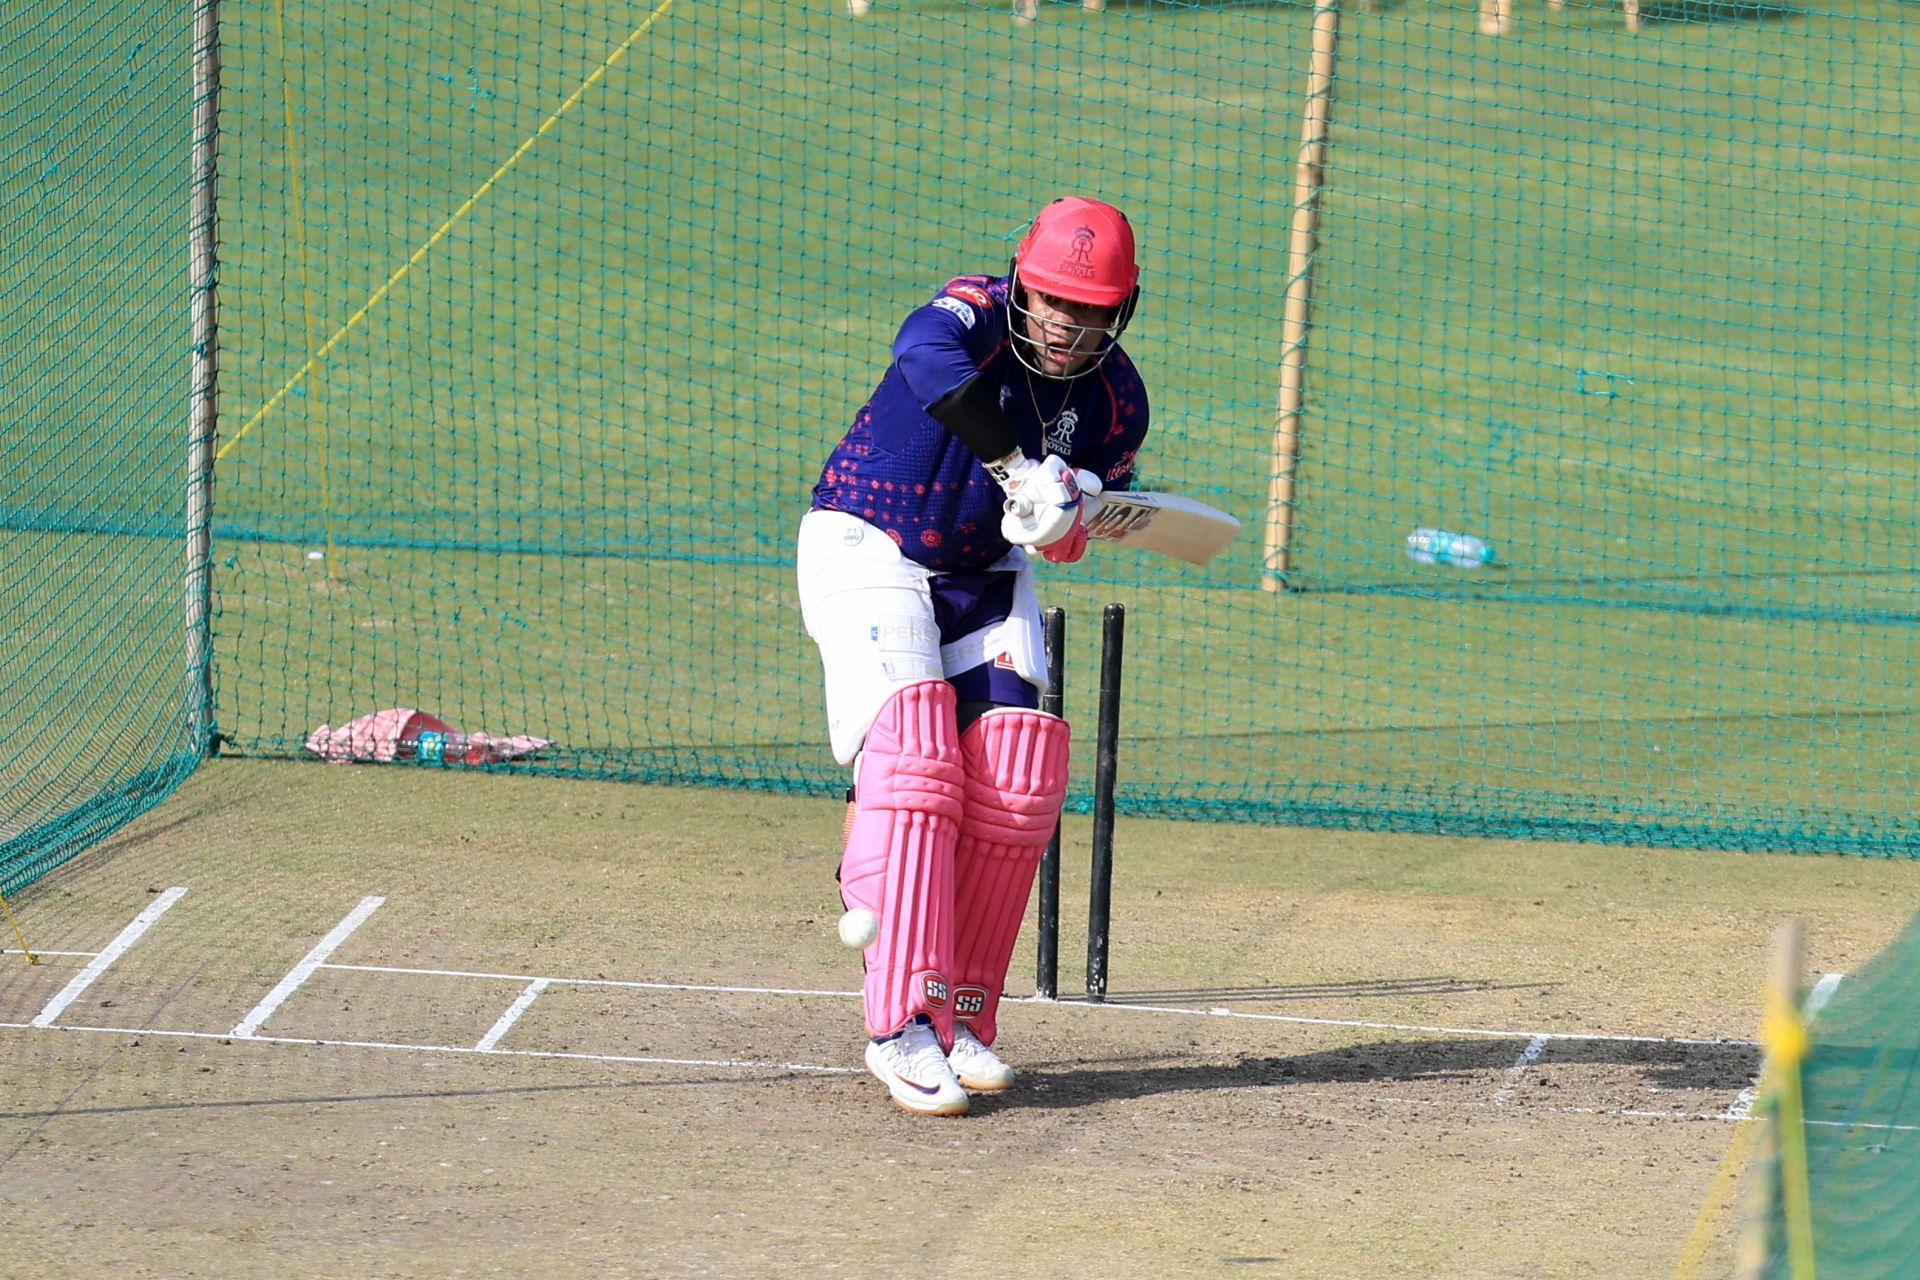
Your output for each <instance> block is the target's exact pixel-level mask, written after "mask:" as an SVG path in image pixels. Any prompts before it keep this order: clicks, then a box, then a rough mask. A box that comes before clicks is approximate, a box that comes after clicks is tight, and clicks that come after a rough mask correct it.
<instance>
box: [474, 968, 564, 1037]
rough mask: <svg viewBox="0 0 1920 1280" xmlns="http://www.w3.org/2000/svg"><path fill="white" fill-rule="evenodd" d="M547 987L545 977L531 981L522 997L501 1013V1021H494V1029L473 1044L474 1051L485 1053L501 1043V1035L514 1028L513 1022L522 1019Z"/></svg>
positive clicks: (521, 994)
mask: <svg viewBox="0 0 1920 1280" xmlns="http://www.w3.org/2000/svg"><path fill="white" fill-rule="evenodd" d="M546 989H547V979H545V978H535V979H534V980H533V981H532V982H529V983H528V984H527V989H526V990H525V991H522V992H521V993H520V998H519V999H518V1000H515V1001H514V1002H513V1003H512V1004H510V1005H508V1006H507V1011H506V1012H505V1013H503V1014H501V1015H500V1021H498V1022H496V1023H494V1024H493V1027H492V1029H490V1030H489V1031H488V1032H487V1034H485V1035H483V1036H481V1037H480V1043H479V1044H476V1045H475V1046H473V1048H474V1052H476V1053H485V1052H486V1051H487V1050H489V1049H491V1048H493V1046H495V1045H497V1044H499V1043H500V1037H501V1036H504V1035H505V1034H507V1032H508V1031H511V1030H512V1029H513V1024H514V1023H516V1022H518V1021H519V1020H520V1015H521V1014H523V1013H525V1012H526V1011H527V1009H528V1008H529V1007H530V1006H531V1005H532V1004H533V1002H534V1001H535V1000H536V999H538V998H539V996H540V993H541V992H542V991H545V990H546Z"/></svg>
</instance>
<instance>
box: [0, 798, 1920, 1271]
mask: <svg viewBox="0 0 1920 1280" xmlns="http://www.w3.org/2000/svg"><path fill="white" fill-rule="evenodd" d="M838 807H839V806H838V805H837V804H834V803H831V802H825V801H818V800H808V799H794V798H783V797H769V796H757V795H745V794H740V793H727V792H709V791H691V790H667V789H658V788H647V787H633V786H618V785H602V784H588V783H577V782H571V783H570V782H556V781H540V780H530V779H521V778H510V777H480V776H462V775H458V774H440V773H438V772H428V771H419V770H398V769H386V770H381V769H356V768H331V767H327V766H319V765H296V764H273V763H260V762H244V761H217V762H214V763H212V764H210V765H209V766H208V767H207V768H205V769H204V770H202V771H201V772H200V773H198V774H196V775H195V777H194V778H193V779H191V780H190V781H189V783H188V784H187V786H186V787H185V788H183V790H182V791H181V793H180V794H179V795H178V796H176V797H175V798H174V799H173V800H171V801H169V802H168V803H167V804H166V805H163V806H162V807H161V808H160V809H159V810H157V811H156V812H155V813H153V814H150V815H148V817H147V818H145V819H143V820H142V821H141V822H140V823H139V824H137V825H136V826H135V827H133V828H130V829H129V830H128V831H126V832H124V833H122V834H121V835H120V836H118V837H116V838H115V839H114V840H112V841H110V842H109V843H108V844H107V845H106V846H104V847H103V848H101V849H100V850H97V851H95V852H94V853H92V854H89V855H87V856H85V857H83V858H81V859H79V860H77V861H75V862H73V863H71V864H69V865H68V866H67V867H65V868H62V869H61V870H60V871H58V872H56V873H55V874H54V875H52V876H50V877H49V878H47V879H46V880H43V881H42V882H41V883H40V884H38V885H36V886H34V887H33V888H31V889H29V890H28V891H27V892H25V893H24V894H22V895H20V896H19V898H18V900H17V901H16V902H15V903H14V906H15V912H16V915H17V916H18V918H19V920H20V923H21V926H22V928H23V929H24V930H25V933H26V938H27V941H28V943H29V944H30V945H31V946H33V947H34V948H35V949H36V951H39V952H41V953H43V954H42V963H41V964H39V965H29V964H27V963H26V962H25V960H24V958H23V957H22V956H20V955H19V954H18V950H17V948H14V949H13V950H11V951H9V953H8V954H6V955H4V956H0V1098H3V1099H4V1102H0V1206H4V1209H5V1212H4V1216H3V1217H0V1273H4V1274H7V1275H20V1276H23V1277H24V1276H33V1277H42V1278H44V1277H62V1276H96V1275H100V1274H106V1273H110V1272H111V1273H117V1274H120V1275H124V1276H142V1277H144V1276H194V1277H214V1276H220V1277H225V1276H257V1275H268V1274H271V1275H274V1276H330V1277H337V1276H366V1277H387V1276H394V1277H399V1276H405V1277H415V1276H485V1275H510V1276H556V1277H566V1276H590V1275H591V1276H669V1275H695V1276H743V1277H760V1276H767V1277H785V1276H898V1277H909V1276H910V1277H919V1276H935V1275H951V1274H966V1275H974V1276H981V1277H997V1276H1008V1277H1056V1276H1057V1277H1089V1276H1095V1277H1136V1276H1137V1277H1210V1276H1229V1277H1233V1276H1248V1277H1257V1276H1275V1277H1278V1276H1286V1277H1321V1276H1325V1277H1350V1276H1446V1277H1500V1276H1515V1277H1519V1276H1526V1277H1559V1276H1595V1277H1609V1278H1611V1277H1621V1278H1625V1277H1642V1276H1666V1275H1669V1274H1671V1273H1672V1272H1673V1269H1674V1265H1675V1262H1676V1260H1677V1259H1678V1258H1679V1257H1680V1255H1681V1252H1682V1248H1683V1245H1684V1243H1685V1242H1686V1240H1687V1239H1688V1237H1689V1233H1690V1232H1692V1231H1693V1230H1694V1228H1695V1224H1696V1220H1697V1219H1698V1218H1699V1217H1700V1214H1701V1206H1702V1204H1703V1203H1704V1202H1705V1201H1706V1199H1707V1197H1708V1192H1709V1187H1710V1184H1712V1182H1713V1179H1714V1175H1715V1171H1716V1168H1717V1167H1718V1165H1719V1164H1720V1161H1721V1158H1722V1155H1723V1153H1724V1152H1725V1151H1726V1150H1727V1148H1728V1146H1729V1143H1730V1142H1731V1140H1732V1138H1733V1134H1734V1131H1735V1127H1736V1119H1737V1116H1738V1115H1739V1114H1740V1111H1741V1108H1743V1107H1744V1105H1745V1104H1744V1096H1743V1095H1744V1091H1745V1090H1747V1088H1748V1086H1749V1085H1750V1083H1751V1081H1752V1077H1753V1075H1754V1073H1755V1071H1756V1069H1757V1065H1758V1053H1757V1050H1756V1049H1755V1048H1754V1046H1753V1045H1752V1044H1751V1036H1752V1034H1753V1027H1754V1024H1755V1022H1756V1021H1757V1011H1758V998H1759V984H1760V980H1761V976H1762V974H1763V972H1764V967H1765V963H1766V956H1767V950H1768V944H1769V938H1770V935H1771V932H1772V929H1773V926H1774V925H1775V924H1777V922H1778V921H1779V920H1781V919H1784V918H1786V917H1789V916H1792V917H1795V918H1798V919H1800V920H1802V921H1803V922H1805V923H1806V925H1807V929H1808V938H1809V961H1810V967H1811V970H1813V971H1818V972H1843V971H1845V970H1847V969H1848V968H1851V967H1853V966H1856V965H1858V964H1860V963H1861V962H1863V961H1864V960H1865V959H1866V958H1867V957H1868V956H1869V955H1871V954H1872V953H1873V952H1874V951H1875V950H1877V949H1878V947H1879V946H1881V945H1882V944H1883V943H1884V942H1885V941H1886V940H1887V939H1888V938H1890V937H1891V936H1892V934H1893V933H1894V932H1895V931H1896V930H1897V929H1898V928H1899V927H1900V925H1901V924H1903V923H1904V922H1905V920H1906V919H1907V917H1908V916H1909V915H1910V914H1911V913H1912V911H1913V909H1914V905H1915V902H1916V899H1917V897H1920V867H1916V866H1915V865H1913V864H1908V863H1889V862H1870V861H1864V860H1857V859H1834V858H1793V857H1768V856H1757V855H1736V854H1696V853H1678V852H1671V851H1668V852H1651V851H1644V850H1627V849H1617V848H1603V847H1591V846H1566V845H1530V844H1517V843H1514V844H1509V843H1500V842H1487V841H1459V840H1444V839H1436V838H1410V837H1386V836H1378V835H1366V834H1357V833H1324V832H1296V831H1276V830H1272V829H1259V828H1242V827H1224V826H1186V825H1182V824H1176V823H1159V822H1144V821H1130V820H1126V819H1123V820H1122V823H1121V832H1120V838H1119V842H1118V849H1117V854H1116V872H1115V886H1114V943H1113V961H1112V973H1113V976H1112V989H1111V998H1110V999H1109V1000H1108V1001H1107V1002H1105V1003H1104V1004H1092V1003H1089V1002H1087V1001H1086V1000H1085V999H1084V998H1077V999H1076V998H1069V999H1065V1000H1062V1001H1058V1002H1045V1001H1039V1000H1035V999H1032V998H1031V995H1030V993H1031V992H1032V990H1033V971H1032V954H1033V953H1032V934H1031V931H1030V930H1029V932H1028V933H1026V934H1024V935H1023V936H1022V940H1021V944H1020V950H1019V952H1018V953H1017V956H1016V960H1015V965H1014V973H1013V978H1012V981H1011V983H1010V988H1011V991H1012V993H1013V994H1015V995H1017V996H1019V997H1021V998H1019V999H1015V1000H1012V1001H1010V1002H1009V1003H1008V1004H1007V1005H1005V1006H1003V1014H1002V1026H1003V1030H1002V1038H1001V1042H1000V1047H1001V1048H1002V1050H1003V1052H1004V1053H1005V1055H1006V1056H1007V1057H1008V1058H1009V1059H1010V1060H1011V1061H1012V1062H1014V1063H1015V1065H1016V1066H1017V1067H1019V1068H1020V1069H1021V1071H1022V1073H1023V1079H1022V1082H1021V1084H1020V1086H1019V1087H1018V1088H1016V1089H1015V1090H1014V1091H1012V1092H1011V1093H1008V1094H1005V1095H1000V1096H996V1097H982V1098H980V1099H978V1100H977V1105H976V1107H975V1109H974V1111H973V1113H972V1114H971V1115H969V1116H967V1117H965V1118H960V1119H951V1120H934V1119H926V1118H921V1117H914V1116H909V1115H906V1114H905V1113H902V1112H900V1111H898V1110H896V1109H895V1108H894V1107H892V1106H891V1104H890V1103H889V1102H888V1101H887V1100H886V1097H885V1093H884V1090H882V1089H881V1087H880V1086H879V1085H878V1084H877V1083H875V1082H874V1081H873V1080H871V1079H870V1078H869V1077H867V1076H866V1075H864V1074H863V1073H862V1072H861V1070H860V1066H859V1050H860V1047H861V1044H862V1040H861V1038H860V1032H859V1026H858V1024H859V1014H858V1003H857V1000H856V998H855V996H854V994H853V992H854V987H855V982H856V980H857V978H856V974H857V969H856V962H855V960H854V959H853V957H852V956H851V954H850V953H848V952H847V951H845V950H844V949H843V948H841V947H840V946H839V945H838V943H837V942H836V941H835V940H834V937H833V923H834V918H835V916H836V915H837V910H838V908H837V902H836V901H835V899H834V896H833V886H832V867H833V862H834V858H835V854H836V847H835V846H836V842H837V839H838V828H839V814H838ZM1066 842H1067V859H1066V871H1065V876H1064V884H1063V889H1062V900H1063V907H1062V917H1063V937H1062V939H1061V955H1062V970H1063V972H1062V981H1061V986H1062V991H1063V994H1067V995H1069V996H1071V994H1072V990H1073V988H1074V986H1075V985H1076V979H1077V976H1078V967H1077V966H1078V964H1079V962H1080V959H1081V957H1082V956H1083V955H1084V950H1083V948H1084V912H1085V874H1084V871H1085V869H1084V866H1083V865H1081V864H1082V862H1083V860H1084V850H1085V848H1086V830H1085V824H1084V821H1081V820H1073V821H1070V823H1069V825H1068V828H1067V832H1066ZM178 890H184V892H176V891H178ZM143 913H144V914H143ZM143 919H144V920H145V922H146V923H145V924H144V926H142V925H140V924H139V921H140V920H143ZM130 931H137V932H138V936H137V937H134V938H132V939H131V940H128V937H127V935H128V933H129V932H130ZM122 943H124V945H121V944H122ZM329 944H331V949H330V950H328V949H327V948H328V946H329ZM316 949H320V950H324V951H325V954H324V955H323V956H321V958H319V959H318V960H315V959H314V956H315V953H316ZM1812 976H1814V974H1813V972H1810V973H1809V977H1810V978H1811V977H1812ZM256 1015H261V1016H259V1017H258V1020H257V1021H256V1022H255V1025H254V1027H253V1033H252V1034H250V1035H249V1034H235V1032H236V1030H237V1029H242V1028H244V1026H245V1024H246V1023H247V1022H248V1021H249V1020H250V1019H254V1018H255V1017H256ZM36 1023H39V1024H40V1025H35V1024H36ZM1709 1226H1710V1228H1711V1230H1712V1232H1713V1239H1714V1245H1713V1248H1712V1249H1711V1250H1710V1252H1709V1255H1708V1264H1707V1265H1706V1266H1705V1267H1704V1268H1703V1269H1702V1271H1701V1274H1703V1275H1726V1274H1728V1272H1729V1270H1730V1265H1731V1264H1730V1257H1731V1254H1730V1245H1729V1240H1730V1232H1731V1231H1732V1229H1733V1226H1734V1223H1733V1222H1732V1221H1731V1220H1730V1217H1729V1216H1727V1215H1722V1216H1721V1217H1720V1218H1719V1219H1717V1220H1710V1222H1709Z"/></svg>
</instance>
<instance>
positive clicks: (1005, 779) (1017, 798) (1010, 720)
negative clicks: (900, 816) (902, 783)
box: [953, 707, 1072, 1044]
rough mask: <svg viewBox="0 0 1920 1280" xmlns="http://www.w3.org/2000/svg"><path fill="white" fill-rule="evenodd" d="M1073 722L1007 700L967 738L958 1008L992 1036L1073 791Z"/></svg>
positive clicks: (958, 887)
mask: <svg viewBox="0 0 1920 1280" xmlns="http://www.w3.org/2000/svg"><path fill="white" fill-rule="evenodd" d="M1071 740H1072V734H1071V732H1070V731H1069V730H1068V728H1067V722H1066V721H1065V720H1062V719H1060V718H1059V717H1058V716H1050V715H1047V714H1046V713H1045V712H1041V711H1028V710H1025V709H1024V708H1016V707H1006V708H1002V709H999V710H996V711H989V712H988V713H987V714H986V715H984V716H981V717H980V718H979V719H978V720H976V721H974V722H973V724H971V725H970V726H968V728H967V732H966V735H965V736H964V737H962V738H961V740H960V757H961V764H962V767H963V768H964V769H965V770H966V778H967V782H966V787H967V799H966V806H965V809H964V810H963V812H962V814H961V819H960V845H959V848H958V850H957V851H956V852H955V855H954V861H955V880H954V921H955V937H954V949H953V954H954V960H953V981H954V993H953V1001H954V1016H955V1017H956V1018H958V1019H960V1020H961V1021H963V1022H965V1023H967V1024H968V1025H970V1026H971V1027H972V1028H973V1033H974V1034H975V1035H977V1036H979V1037H980V1040H981V1043H983V1044H992V1043H993V1037H994V1030H995V1028H994V1014H995V1012H996V1011H997V1010H998V1009H999V1007H1000V989H1001V987H1003V986H1005V985H1006V981H1007V965H1008V963H1009V962H1010V961H1011V960H1012V959H1013V943H1014V939H1015V938H1017V937H1018V936H1019V934H1020V921H1021V919H1022V918H1023V917H1024V916H1025V915H1026V913H1027V894H1028V892H1029V891H1030V890H1031V889H1032V888H1033V873H1034V869H1035V868H1037V867H1038V866H1039V865H1040V855H1041V853H1042V852H1043V851H1044V850H1045V849H1046V847H1047V841H1049V840H1050V839H1052V838H1053V829H1054V826H1055V825H1056V824H1057V823H1058V822H1059V821H1060V806H1061V805H1062V804H1064V803H1065V802H1066V798H1067V753H1068V747H1069V746H1070V744H1071Z"/></svg>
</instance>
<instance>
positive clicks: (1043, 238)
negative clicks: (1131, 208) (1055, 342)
mask: <svg viewBox="0 0 1920 1280" xmlns="http://www.w3.org/2000/svg"><path fill="white" fill-rule="evenodd" d="M1008 275H1009V276H1010V277H1011V284H1012V289H1011V293H1012V299H1011V302H1012V309H1013V312H1014V314H1015V315H1016V316H1019V317H1022V318H1023V319H1024V317H1025V316H1026V314H1027V296H1026V293H1027V290H1028V289H1035V290H1038V291H1039V292H1041V293H1044V294H1050V295H1052V296H1053V297H1056V298H1066V299H1068V300H1069V301H1073V302H1084V303H1087V304H1089V305H1091V306H1096V307H1113V308H1114V316H1113V322H1112V323H1111V324H1109V325H1107V326H1106V337H1105V339H1104V340H1103V341H1102V343H1101V347H1100V350H1099V351H1098V352H1097V353H1096V354H1095V355H1094V356H1093V358H1092V359H1090V360H1088V361H1087V362H1086V363H1085V364H1084V365H1082V366H1081V367H1080V368H1079V369H1078V370H1076V371H1075V372H1074V373H1072V374H1071V375H1069V376H1071V377H1080V376H1082V375H1083V374H1086V373H1090V372H1092V371H1093V370H1094V369H1095V368H1097V367H1098V366H1099V365H1100V363H1101V361H1103V360H1105V359H1106V357H1107V352H1108V351H1110V350H1111V349H1112V348H1113V344H1114V343H1115V342H1116V341H1117V340H1118V339H1119V337H1120V335H1121V334H1122V333H1123V332H1125V330H1126V327H1127V322H1128V321H1129V320H1131V319H1133V309H1134V307H1135V305H1136V304H1138V303H1139V301H1140V267H1139V265H1138V264H1137V263H1136V262H1135V261H1134V258H1133V227H1132V225H1131V224H1130V223H1128V221H1127V215H1126V214H1124V213H1122V212H1120V211H1119V210H1118V209H1116V208H1114V207H1113V206H1112V205H1110V204H1108V203H1106V202H1105V201H1103V200H1091V199H1088V198H1087V197H1085V196H1065V197H1062V198H1061V199H1058V200H1055V201H1053V202H1052V203H1051V204H1049V205H1047V207H1046V208H1044V209H1042V210H1040V212H1039V213H1038V214H1036V215H1035V216H1034V219H1033V225H1032V226H1031V227H1029V228H1028V229H1027V234H1026V235H1025V236H1024V237H1023V238H1022V239H1021V241H1020V247H1019V248H1017V249H1015V250H1014V251H1013V265H1012V266H1011V267H1010V268H1009V269H1008ZM1030 345H1031V343H1030V341H1029V340H1028V339H1027V337H1026V334H1025V332H1024V331H1023V330H1022V328H1021V326H1020V325H1016V326H1015V328H1014V343H1013V349H1014V354H1015V355H1016V356H1017V357H1019V359H1020V362H1021V363H1022V364H1024V365H1026V366H1027V367H1028V368H1029V369H1031V370H1033V371H1034V372H1036V373H1040V374H1042V375H1044V376H1047V377H1053V376H1056V375H1054V374H1050V373H1047V371H1046V370H1045V369H1044V368H1042V367H1041V365H1040V363H1039V362H1038V360H1037V358H1036V357H1035V355H1034V354H1033V353H1032V352H1031V351H1029V350H1028V349H1027V348H1028V347H1029V346H1030Z"/></svg>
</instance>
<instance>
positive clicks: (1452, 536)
mask: <svg viewBox="0 0 1920 1280" xmlns="http://www.w3.org/2000/svg"><path fill="white" fill-rule="evenodd" d="M1407 554H1408V555H1410V556H1412V557H1413V558H1414V559H1415V560H1418V561H1419V562H1420V563H1421V564H1450V565H1453V566H1454V567H1455V568H1459V569H1478V568H1479V567H1480V566H1482V565H1486V564H1492V563H1493V548H1492V547H1490V546H1488V545H1487V544H1486V542H1485V541H1484V540H1483V539H1480V538H1476V537H1474V536H1473V535H1472V534H1470V533H1448V532H1447V531H1446V530H1445V529H1415V530H1414V531H1413V532H1412V533H1410V534H1408V535H1407Z"/></svg>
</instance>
